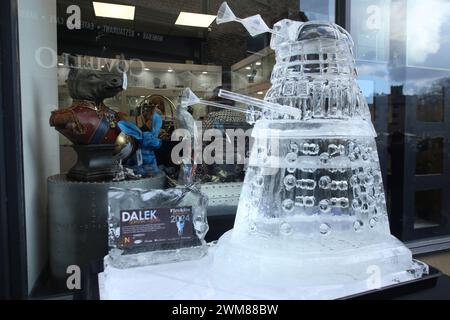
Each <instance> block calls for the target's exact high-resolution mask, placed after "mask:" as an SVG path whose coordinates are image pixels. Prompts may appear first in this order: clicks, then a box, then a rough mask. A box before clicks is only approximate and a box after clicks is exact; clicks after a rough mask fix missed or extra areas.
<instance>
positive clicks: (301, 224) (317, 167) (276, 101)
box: [182, 3, 428, 299]
mask: <svg viewBox="0 0 450 320" xmlns="http://www.w3.org/2000/svg"><path fill="white" fill-rule="evenodd" d="M233 21H235V22H239V23H241V24H242V25H243V26H244V27H245V28H246V29H247V30H248V32H249V33H250V34H251V35H252V36H255V35H258V34H261V33H266V32H270V33H272V40H271V48H272V49H273V50H274V51H275V54H276V64H275V67H274V69H273V72H272V78H271V84H272V86H271V88H270V89H269V91H268V93H267V95H266V97H265V99H264V100H259V99H254V98H250V97H247V96H244V95H240V94H236V93H233V92H229V91H224V90H222V91H221V92H220V93H219V96H221V97H222V98H224V99H230V100H233V101H235V102H239V103H242V104H244V105H246V106H247V108H246V109H244V108H239V107H231V106H227V105H220V104H217V103H212V102H209V101H203V100H200V99H199V98H197V97H196V96H195V95H194V94H193V93H192V92H191V91H190V90H186V91H185V93H184V96H183V99H182V104H185V105H190V104H196V103H203V104H208V105H212V104H214V106H216V107H222V108H225V109H232V110H234V111H240V112H244V113H245V114H246V115H247V119H248V121H249V122H251V123H254V124H255V126H254V130H253V137H254V139H255V141H254V144H253V148H252V151H251V155H250V159H249V167H248V170H247V172H246V177H245V181H244V186H243V191H242V193H241V197H240V202H239V207H238V211H237V217H236V222H235V225H234V229H233V230H231V231H229V232H228V233H226V234H225V235H224V236H223V237H222V238H221V239H220V240H219V242H218V245H217V248H216V251H215V254H214V264H213V270H214V272H213V273H214V279H215V280H214V281H215V282H216V284H217V285H218V286H220V287H222V288H226V289H230V290H241V291H240V292H242V293H243V294H245V293H247V294H248V295H249V296H251V295H254V293H255V290H254V288H255V287H257V288H261V290H260V291H259V293H258V297H257V298H263V299H264V298H270V296H268V295H265V290H264V289H263V288H264V287H265V288H279V289H280V290H283V292H285V295H287V297H288V298H292V299H298V298H305V299H308V298H312V299H330V298H339V297H343V296H349V295H352V294H356V293H359V292H364V291H369V290H372V289H378V288H380V287H384V286H389V285H392V284H397V283H399V282H404V281H409V280H413V279H416V278H420V277H421V276H422V275H423V274H426V273H428V266H427V265H425V264H423V263H421V262H419V261H416V260H413V259H412V254H411V251H410V250H409V249H408V248H406V247H405V246H404V245H403V244H402V243H401V242H400V241H399V240H397V239H396V238H395V237H393V236H392V235H391V233H390V228H389V221H388V215H387V210H386V199H385V193H384V190H383V182H382V173H381V169H380V164H379V159H378V153H377V147H376V142H375V138H376V132H375V130H374V127H373V125H372V123H371V119H370V113H369V108H368V105H367V103H366V101H365V98H364V96H363V94H362V92H361V90H360V88H359V87H358V84H357V82H356V77H357V71H356V68H355V61H354V58H353V52H352V48H353V41H352V38H351V36H350V34H349V33H348V32H347V31H345V30H344V29H343V28H341V27H340V26H338V25H336V24H334V23H330V22H316V21H310V22H298V21H291V20H282V21H280V22H278V23H276V24H275V25H274V27H273V29H270V28H269V27H268V26H267V25H266V24H265V23H264V21H263V20H262V18H261V16H259V15H255V16H251V17H249V18H245V19H240V18H237V17H236V16H235V15H234V14H233V12H232V11H231V9H230V8H229V7H228V5H227V4H226V3H223V4H222V6H221V7H220V9H219V13H218V16H217V23H218V24H222V23H227V22H233ZM243 284H245V286H244V285H243ZM246 288H247V289H246ZM246 290H248V292H246Z"/></svg>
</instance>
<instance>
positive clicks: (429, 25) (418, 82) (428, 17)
mask: <svg viewBox="0 0 450 320" xmlns="http://www.w3.org/2000/svg"><path fill="white" fill-rule="evenodd" d="M404 3H406V6H405V5H403V4H404ZM350 8H351V26H350V27H351V28H350V29H351V30H350V32H351V34H352V36H353V38H354V40H355V54H356V60H357V67H358V74H359V80H360V81H359V83H360V86H361V89H362V91H363V92H364V94H365V96H366V98H367V99H368V102H369V103H371V101H372V100H373V96H374V95H376V94H390V91H391V86H399V85H403V87H404V89H403V92H404V94H406V95H417V94H423V93H426V92H428V91H430V90H432V88H433V87H434V86H436V85H437V84H438V83H440V84H441V85H442V83H444V82H445V81H443V80H442V79H445V78H450V54H449V52H450V1H447V0H428V1H423V0H407V1H405V2H392V1H390V0H361V1H359V0H358V1H352V2H351V7H350ZM447 83H448V82H447Z"/></svg>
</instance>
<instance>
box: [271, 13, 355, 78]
mask: <svg viewBox="0 0 450 320" xmlns="http://www.w3.org/2000/svg"><path fill="white" fill-rule="evenodd" d="M273 30H274V34H273V36H272V40H271V48H272V49H273V50H274V51H275V52H276V56H277V62H278V63H288V64H290V65H291V67H293V66H294V65H295V62H296V61H298V62H299V63H300V64H302V65H303V66H304V68H301V71H302V73H304V74H310V75H314V74H320V75H322V76H326V75H330V76H333V75H334V76H335V75H340V76H344V77H345V76H349V77H352V78H354V77H356V76H357V72H356V68H355V62H354V58H353V46H354V43H353V39H352V37H351V36H350V34H349V33H348V32H347V31H346V30H345V29H343V28H342V27H340V26H338V25H337V24H335V23H331V22H326V21H310V22H299V21H292V20H288V19H285V20H281V21H279V22H277V23H276V24H275V25H274V29H273ZM297 69H298V68H297Z"/></svg>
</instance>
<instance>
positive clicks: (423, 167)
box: [416, 137, 444, 175]
mask: <svg viewBox="0 0 450 320" xmlns="http://www.w3.org/2000/svg"><path fill="white" fill-rule="evenodd" d="M443 147H444V139H443V138H427V137H419V138H418V139H417V150H416V174H418V175H424V174H438V173H442V172H443V167H444V159H443V156H444V152H443Z"/></svg>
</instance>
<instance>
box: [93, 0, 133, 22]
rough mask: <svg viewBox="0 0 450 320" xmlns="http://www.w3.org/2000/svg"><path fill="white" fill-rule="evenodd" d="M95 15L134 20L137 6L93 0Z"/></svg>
mask: <svg viewBox="0 0 450 320" xmlns="http://www.w3.org/2000/svg"><path fill="white" fill-rule="evenodd" d="M93 5H94V11H95V15H96V16H97V17H103V18H114V19H125V20H134V12H135V9H136V7H135V6H125V5H122V4H112V3H104V2H95V1H94V2H93Z"/></svg>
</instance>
